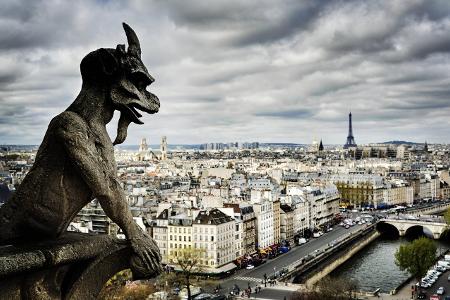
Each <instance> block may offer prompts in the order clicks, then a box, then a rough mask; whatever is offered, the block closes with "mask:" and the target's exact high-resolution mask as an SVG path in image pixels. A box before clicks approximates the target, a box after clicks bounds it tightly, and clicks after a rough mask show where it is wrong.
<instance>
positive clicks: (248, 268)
mask: <svg viewBox="0 0 450 300" xmlns="http://www.w3.org/2000/svg"><path fill="white" fill-rule="evenodd" d="M245 268H246V269H247V270H251V269H254V268H255V266H254V265H247V266H246V267H245Z"/></svg>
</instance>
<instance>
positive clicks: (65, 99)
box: [0, 0, 450, 144]
mask: <svg viewBox="0 0 450 300" xmlns="http://www.w3.org/2000/svg"><path fill="white" fill-rule="evenodd" d="M272 2H273V1H235V0H227V1H215V2H214V5H212V4H211V2H206V1H201V0H195V1H189V2H187V1H181V0H179V1H157V0H156V1H143V0H142V1H137V0H136V1H129V2H125V1H108V0H98V1H64V2H63V1H56V0H49V1H16V0H5V1H2V2H1V3H0V24H1V26H0V64H1V66H2V67H1V68H0V144H39V143H40V142H41V140H42V138H43V136H44V133H45V130H46V128H47V125H48V123H49V122H50V120H51V118H52V117H53V116H55V115H56V114H58V113H60V112H62V111H63V110H64V109H65V108H66V107H67V106H68V105H69V104H70V103H71V102H72V101H73V100H74V99H75V97H76V95H77V94H78V92H79V91H80V87H81V76H80V73H79V63H80V61H81V59H82V58H83V57H84V56H85V55H86V54H87V53H88V52H90V51H93V50H95V49H97V48H101V47H105V48H115V47H116V45H117V44H124V43H126V38H125V35H124V32H123V30H122V27H121V22H122V21H125V22H127V23H129V24H130V25H131V26H132V27H133V28H134V29H135V31H136V32H137V34H138V36H139V38H140V40H141V45H142V52H143V61H144V63H145V64H146V65H147V67H148V69H149V71H150V73H151V74H152V75H153V76H154V77H155V78H156V82H155V83H154V84H153V85H151V86H150V87H149V88H148V89H149V90H150V91H152V92H154V93H155V94H156V95H158V97H159V98H160V101H161V109H160V112H159V113H158V114H156V115H152V116H150V115H146V116H144V117H143V121H144V122H145V124H144V125H141V126H139V125H135V124H132V125H130V128H129V136H128V139H127V141H126V142H125V143H126V144H137V143H138V142H139V140H140V138H141V137H146V138H147V142H148V143H149V144H156V143H158V142H159V140H160V137H161V136H162V135H166V136H167V137H168V141H169V143H170V144H194V143H205V142H228V141H241V142H243V141H260V142H292V143H310V142H311V141H312V140H313V138H316V139H317V140H319V139H320V138H322V139H323V141H324V143H325V144H343V143H344V142H345V140H346V136H347V118H348V112H349V111H350V110H351V111H352V113H353V126H354V128H353V130H354V136H355V140H356V143H358V144H363V143H369V142H383V141H390V140H406V141H414V142H423V141H425V140H426V141H428V142H431V143H439V142H442V143H449V142H450V130H448V129H449V125H450V118H449V116H450V2H449V1H445V0H442V1H438V0H436V1H427V0H413V1H388V0H386V1H377V0H366V1H360V0H357V1H295V0H292V1H290V0H289V1H280V2H277V3H276V5H274V4H273V3H272ZM113 123H114V121H113ZM111 130H112V131H111V136H112V137H114V136H115V124H112V126H111Z"/></svg>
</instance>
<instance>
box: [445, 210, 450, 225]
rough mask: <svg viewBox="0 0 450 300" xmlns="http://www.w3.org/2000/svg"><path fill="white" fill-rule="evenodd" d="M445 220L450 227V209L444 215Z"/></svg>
mask: <svg viewBox="0 0 450 300" xmlns="http://www.w3.org/2000/svg"><path fill="white" fill-rule="evenodd" d="M444 220H445V223H447V225H450V209H447V210H446V211H445V213H444Z"/></svg>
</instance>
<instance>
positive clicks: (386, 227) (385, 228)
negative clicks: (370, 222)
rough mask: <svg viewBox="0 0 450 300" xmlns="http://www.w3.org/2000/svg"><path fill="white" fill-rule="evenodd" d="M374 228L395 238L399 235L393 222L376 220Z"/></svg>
mask: <svg viewBox="0 0 450 300" xmlns="http://www.w3.org/2000/svg"><path fill="white" fill-rule="evenodd" d="M376 228H377V230H378V232H380V233H383V234H386V235H387V236H389V237H395V238H397V237H399V236H400V232H399V230H398V228H397V227H396V226H395V225H393V224H390V223H387V222H378V224H377V226H376Z"/></svg>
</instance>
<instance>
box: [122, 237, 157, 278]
mask: <svg viewBox="0 0 450 300" xmlns="http://www.w3.org/2000/svg"><path fill="white" fill-rule="evenodd" d="M130 242H131V247H132V248H133V251H134V253H135V254H136V255H137V256H138V257H139V258H140V261H141V263H142V264H143V265H142V267H143V268H144V269H147V272H148V273H155V274H159V273H161V272H162V266H161V263H160V262H161V254H160V252H159V248H158V246H157V245H156V243H155V241H154V240H153V239H152V238H151V237H149V236H148V235H147V234H145V233H144V232H140V233H139V234H138V235H137V236H136V237H133V238H131V239H130Z"/></svg>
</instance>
